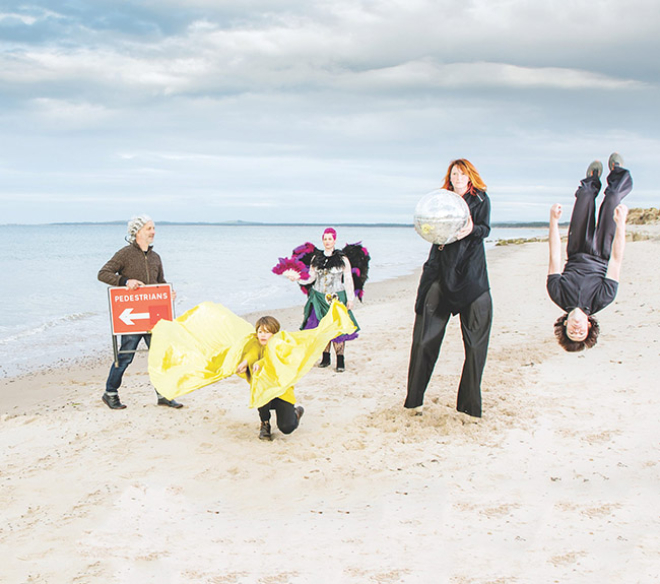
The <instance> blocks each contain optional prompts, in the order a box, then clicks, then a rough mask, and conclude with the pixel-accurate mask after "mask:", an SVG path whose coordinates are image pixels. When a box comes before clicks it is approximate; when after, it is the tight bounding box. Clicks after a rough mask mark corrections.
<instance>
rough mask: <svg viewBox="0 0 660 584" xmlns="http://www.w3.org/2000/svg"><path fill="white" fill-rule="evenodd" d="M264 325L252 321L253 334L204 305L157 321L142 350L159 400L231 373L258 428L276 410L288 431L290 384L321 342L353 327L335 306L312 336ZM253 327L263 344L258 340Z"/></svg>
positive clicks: (292, 416) (294, 419) (293, 413)
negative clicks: (241, 383) (255, 413)
mask: <svg viewBox="0 0 660 584" xmlns="http://www.w3.org/2000/svg"><path fill="white" fill-rule="evenodd" d="M270 319H272V320H273V321H275V323H276V326H273V323H271V324H266V325H264V322H262V321H259V322H258V323H257V327H256V329H257V332H256V333H255V332H253V331H254V330H255V329H254V328H253V327H252V325H251V324H250V323H249V322H247V321H246V320H244V319H242V318H240V317H239V316H236V315H235V314H234V313H232V312H231V311H230V310H229V309H228V308H225V307H224V306H222V305H221V304H214V303H213V302H203V303H202V304H199V305H198V306H195V307H194V308H192V309H190V310H189V311H187V312H186V313H184V314H183V315H181V316H180V317H179V318H177V319H176V320H174V321H168V320H161V321H159V322H158V323H157V324H156V326H155V327H154V329H153V330H152V338H151V349H150V351H149V376H150V378H151V383H152V384H153V386H154V387H155V388H156V390H157V391H158V393H160V394H161V395H163V396H165V397H166V398H168V399H174V398H175V397H177V396H180V395H183V394H185V393H189V392H191V391H194V390H195V389H199V388H200V387H204V386H205V385H209V384H211V383H215V382H216V381H219V380H220V379H224V378H225V377H229V376H230V375H233V374H235V373H236V374H238V375H241V376H244V377H245V378H246V379H247V381H248V382H249V383H250V404H249V405H250V407H251V408H258V409H259V413H260V416H262V408H263V411H264V413H263V416H262V418H261V419H262V421H267V420H268V418H269V417H270V416H269V415H268V416H266V414H269V412H270V409H275V411H276V414H277V425H278V428H280V430H281V431H282V432H283V433H290V432H293V430H295V429H296V428H297V426H298V422H299V420H300V416H301V415H302V408H299V409H298V410H296V408H295V407H294V404H295V397H294V395H293V386H294V384H296V383H297V382H298V380H300V379H301V378H302V377H303V375H305V374H306V373H307V372H308V371H309V370H310V369H311V368H312V367H313V366H314V364H315V363H316V361H317V360H318V359H319V358H320V356H321V353H322V352H323V349H324V348H325V346H326V345H327V344H328V342H330V341H331V340H332V339H334V338H336V337H337V336H338V335H340V334H350V333H352V332H354V331H355V328H356V327H355V325H354V324H353V321H352V320H351V318H350V316H349V314H348V311H347V309H346V307H345V306H344V305H343V304H342V303H341V302H339V301H337V300H334V301H333V302H332V304H331V306H330V310H329V311H328V313H327V314H326V315H325V316H324V317H323V318H322V319H321V322H320V323H319V326H318V327H317V328H314V329H308V330H302V331H295V332H292V333H289V332H287V331H281V330H279V331H278V330H277V329H279V323H278V322H277V321H276V320H275V319H273V318H272V317H266V321H265V322H268V321H269V320H270ZM260 328H261V329H262V338H264V339H265V343H264V344H262V343H260V341H259V329H260ZM248 372H249V375H248ZM280 406H281V408H282V413H281V414H280ZM266 408H267V409H266ZM284 410H286V411H284ZM264 418H265V420H264ZM268 425H270V424H268ZM287 430H288V432H287ZM262 434H267V432H266V430H265V429H264V425H263V424H262V432H260V436H259V437H260V438H263V439H266V440H267V439H269V438H268V436H266V435H264V436H262Z"/></svg>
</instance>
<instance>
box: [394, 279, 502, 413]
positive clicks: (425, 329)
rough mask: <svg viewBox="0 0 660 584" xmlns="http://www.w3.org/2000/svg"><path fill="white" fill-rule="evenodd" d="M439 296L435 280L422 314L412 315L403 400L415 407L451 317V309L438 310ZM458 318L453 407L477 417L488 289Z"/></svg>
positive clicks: (489, 317)
mask: <svg viewBox="0 0 660 584" xmlns="http://www.w3.org/2000/svg"><path fill="white" fill-rule="evenodd" d="M440 297H441V290H440V284H439V283H438V282H434V283H433V284H431V287H430V288H429V291H428V292H427V293H426V299H425V300H424V308H423V311H422V314H418V315H417V316H416V317H415V326H414V328H413V341H412V347H411V349H410V364H409V366H408V395H407V397H406V402H405V404H404V405H405V407H406V408H416V407H418V406H421V405H422V403H423V402H424V392H425V391H426V387H427V386H428V384H429V380H430V379H431V374H432V373H433V368H434V367H435V362H436V361H437V360H438V355H439V354H440V346H441V345H442V339H443V338H444V336H445V330H446V329H447V323H448V322H449V318H450V317H451V313H449V312H443V311H438V310H437V307H438V305H439V302H440ZM460 318H461V332H462V334H463V347H464V350H465V361H464V362H463V373H462V374H461V383H460V385H459V386H458V399H457V403H456V409H457V410H458V411H459V412H464V413H466V414H468V415H470V416H475V417H477V418H480V417H481V378H482V376H483V371H484V366H485V365H486V356H487V354H488V340H489V338H490V326H491V323H492V320H493V302H492V299H491V296H490V292H488V291H487V292H484V293H483V294H482V295H481V296H479V297H478V298H477V299H476V300H475V301H474V302H472V303H471V304H470V305H468V306H466V307H465V308H464V309H463V310H461V312H460Z"/></svg>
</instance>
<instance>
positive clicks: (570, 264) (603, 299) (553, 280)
mask: <svg viewBox="0 0 660 584" xmlns="http://www.w3.org/2000/svg"><path fill="white" fill-rule="evenodd" d="M606 273H607V260H603V259H602V258H598V257H596V256H592V255H589V254H586V253H577V254H575V255H573V256H571V257H570V258H568V261H567V262H566V266H565V267H564V271H563V273H561V274H550V275H548V281H547V284H546V287H547V288H548V294H549V295H550V298H551V299H552V301H553V302H554V303H555V304H556V305H557V306H559V308H562V309H563V310H565V311H566V312H570V311H571V310H573V309H574V308H580V309H581V310H582V311H583V312H584V313H585V314H596V313H597V312H598V311H599V310H602V309H603V308H605V307H606V306H607V305H608V304H610V303H611V302H612V301H613V300H614V298H615V296H616V293H617V290H618V288H619V283H618V282H616V281H615V280H611V279H610V278H607V277H605V274H606Z"/></svg>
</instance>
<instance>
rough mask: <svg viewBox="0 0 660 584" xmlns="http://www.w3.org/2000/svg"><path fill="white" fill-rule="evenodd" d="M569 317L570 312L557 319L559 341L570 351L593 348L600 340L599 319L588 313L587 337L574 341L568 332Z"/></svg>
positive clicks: (556, 332) (555, 326)
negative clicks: (567, 320)
mask: <svg viewBox="0 0 660 584" xmlns="http://www.w3.org/2000/svg"><path fill="white" fill-rule="evenodd" d="M567 318H568V313H567V314H564V315H562V316H560V317H559V318H558V319H557V320H556V321H555V325H554V328H555V337H557V341H558V342H559V344H560V345H561V346H562V347H563V349H564V350H565V351H568V352H569V353H577V352H578V351H582V350H584V349H591V347H593V346H594V345H595V344H596V343H597V342H598V334H599V333H600V327H599V326H598V321H597V320H596V318H595V317H593V316H591V315H588V316H587V319H588V320H589V324H590V325H591V326H590V327H589V332H588V333H587V336H586V338H585V339H584V340H583V341H574V340H573V339H571V338H569V336H568V335H567V334H566V319H567Z"/></svg>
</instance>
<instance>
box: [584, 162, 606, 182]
mask: <svg viewBox="0 0 660 584" xmlns="http://www.w3.org/2000/svg"><path fill="white" fill-rule="evenodd" d="M601 174H603V165H602V163H601V161H600V160H594V161H593V162H592V163H591V164H590V165H589V168H587V178H590V177H592V176H595V177H596V178H600V175H601Z"/></svg>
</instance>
